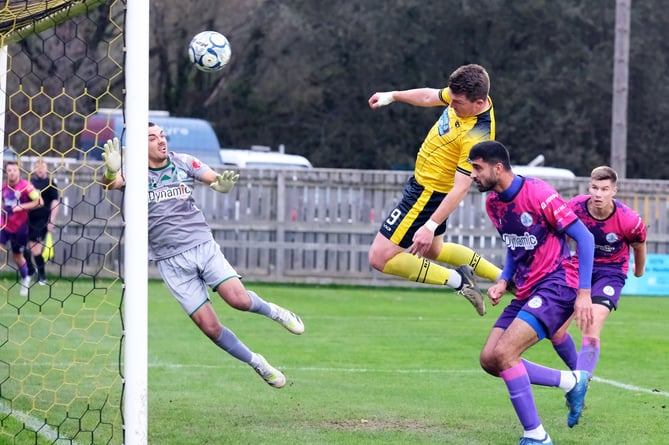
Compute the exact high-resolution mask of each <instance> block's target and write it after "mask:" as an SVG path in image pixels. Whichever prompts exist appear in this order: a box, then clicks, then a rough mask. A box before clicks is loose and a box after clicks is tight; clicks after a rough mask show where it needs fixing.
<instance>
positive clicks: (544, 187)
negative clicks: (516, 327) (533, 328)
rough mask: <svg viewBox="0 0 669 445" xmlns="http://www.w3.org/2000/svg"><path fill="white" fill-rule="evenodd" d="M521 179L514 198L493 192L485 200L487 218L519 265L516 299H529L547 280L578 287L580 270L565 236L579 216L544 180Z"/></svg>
mask: <svg viewBox="0 0 669 445" xmlns="http://www.w3.org/2000/svg"><path fill="white" fill-rule="evenodd" d="M522 180H523V183H522V185H521V186H520V188H519V189H518V191H517V193H516V194H515V195H513V196H504V193H502V194H498V193H496V192H491V193H490V194H489V195H488V197H487V199H486V210H487V212H488V216H489V217H490V220H491V221H492V223H493V225H494V226H495V228H496V229H497V231H498V232H499V234H500V236H501V237H502V240H503V241H504V243H505V244H506V247H507V249H508V251H509V253H510V255H511V256H512V258H513V260H514V263H515V265H516V269H515V274H514V281H515V283H516V286H517V288H518V292H517V293H516V298H517V299H519V300H524V299H527V298H528V297H529V296H530V295H531V292H532V289H533V288H535V287H536V286H537V285H538V284H539V283H541V282H542V281H544V280H555V281H556V282H560V283H566V284H567V285H568V286H569V287H574V288H576V287H578V270H577V268H576V266H575V265H574V264H573V263H572V262H571V257H570V251H569V245H568V242H567V236H566V235H565V233H564V231H565V230H566V229H567V227H569V226H570V225H571V224H573V223H574V222H575V221H577V220H578V217H577V216H576V214H575V213H574V212H573V211H572V209H571V208H569V206H568V205H567V203H566V202H565V201H564V200H563V199H562V197H561V196H560V195H559V194H558V192H557V191H556V190H555V189H554V188H553V187H551V186H550V185H548V184H547V183H545V182H544V181H542V180H540V179H536V178H522Z"/></svg>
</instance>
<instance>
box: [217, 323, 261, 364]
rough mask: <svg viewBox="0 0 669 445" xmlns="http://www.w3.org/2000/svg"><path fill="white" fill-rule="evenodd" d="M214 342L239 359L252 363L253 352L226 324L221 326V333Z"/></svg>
mask: <svg viewBox="0 0 669 445" xmlns="http://www.w3.org/2000/svg"><path fill="white" fill-rule="evenodd" d="M214 343H216V345H217V346H218V347H219V348H221V349H222V350H224V351H225V352H227V353H228V354H230V355H231V356H233V357H234V358H236V359H237V360H240V361H242V362H244V363H248V364H249V365H250V364H251V360H252V359H253V352H251V350H250V349H249V348H247V347H246V345H245V344H244V343H242V342H241V340H240V339H239V338H237V336H236V335H235V333H234V332H232V331H231V330H230V329H228V328H226V327H225V326H221V335H219V336H218V338H217V339H216V340H215V341H214Z"/></svg>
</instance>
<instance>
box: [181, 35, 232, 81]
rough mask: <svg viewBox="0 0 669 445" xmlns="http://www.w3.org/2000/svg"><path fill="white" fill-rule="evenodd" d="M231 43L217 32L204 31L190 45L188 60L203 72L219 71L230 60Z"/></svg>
mask: <svg viewBox="0 0 669 445" xmlns="http://www.w3.org/2000/svg"><path fill="white" fill-rule="evenodd" d="M231 54H232V51H231V50H230V42H228V39H226V38H225V36H224V35H223V34H220V33H218V32H216V31H203V32H201V33H199V34H197V35H196V36H195V37H193V40H191V41H190V44H189V45H188V58H189V59H190V61H191V62H192V63H194V64H195V66H196V67H197V68H198V69H199V70H202V71H207V72H211V71H218V70H220V69H221V68H223V67H224V66H225V64H226V63H228V61H229V60H230V55H231Z"/></svg>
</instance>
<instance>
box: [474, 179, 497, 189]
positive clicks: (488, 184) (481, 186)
mask: <svg viewBox="0 0 669 445" xmlns="http://www.w3.org/2000/svg"><path fill="white" fill-rule="evenodd" d="M495 185H496V184H495V183H494V182H493V181H487V182H476V188H478V189H479V192H489V191H490V190H492V189H493V188H495Z"/></svg>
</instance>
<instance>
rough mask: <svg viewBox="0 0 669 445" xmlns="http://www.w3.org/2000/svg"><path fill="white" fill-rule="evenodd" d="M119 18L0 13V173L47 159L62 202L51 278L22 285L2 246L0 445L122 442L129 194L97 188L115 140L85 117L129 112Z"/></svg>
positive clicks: (108, 5) (30, 174)
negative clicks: (103, 153)
mask: <svg viewBox="0 0 669 445" xmlns="http://www.w3.org/2000/svg"><path fill="white" fill-rule="evenodd" d="M0 5H1V4H0ZM125 7H126V5H125V2H123V1H118V0H110V1H103V0H95V1H86V0H79V1H64V0H60V1H58V0H56V1H53V0H51V1H46V0H43V1H30V0H23V1H19V0H6V1H5V2H4V7H3V6H0V48H2V49H1V50H0V134H1V135H2V138H0V147H1V148H2V161H3V166H5V165H7V162H10V161H14V162H17V163H18V166H19V169H20V173H21V177H22V178H24V179H27V180H29V181H30V180H32V179H33V178H34V176H35V175H36V173H35V172H34V171H33V168H34V167H35V165H36V164H37V161H43V162H44V163H45V164H46V166H47V169H48V174H49V177H50V178H51V179H50V182H49V184H50V186H51V187H53V188H55V189H56V190H57V192H58V197H59V199H58V202H59V205H58V207H57V209H56V210H55V220H53V221H51V222H52V223H53V228H52V231H51V235H52V239H53V244H52V247H53V250H52V252H53V256H52V257H51V258H49V257H48V256H46V258H47V259H48V262H47V263H46V266H45V269H46V280H40V281H39V282H38V281H37V279H36V278H35V279H31V280H30V281H29V282H25V281H24V278H22V273H21V268H20V263H22V261H21V259H20V258H21V256H20V255H19V256H18V260H17V255H16V254H15V253H14V252H15V250H14V247H13V246H12V243H11V242H9V243H7V244H5V245H3V246H1V247H0V443H2V444H5V443H7V444H45V443H49V444H73V445H77V444H121V443H123V410H122V399H123V397H124V396H123V390H124V388H123V385H124V383H123V379H124V375H123V355H124V351H123V346H124V334H123V332H124V316H123V312H122V307H123V297H124V289H123V287H124V286H123V277H122V274H121V271H122V270H123V269H122V266H123V264H122V263H123V256H122V252H121V250H122V249H121V239H122V235H123V226H124V212H123V207H122V202H121V200H122V196H123V195H122V194H121V193H118V192H116V193H109V192H107V191H106V190H105V188H104V187H103V186H102V185H101V184H100V183H99V182H98V181H99V178H101V177H102V171H103V168H104V167H103V165H102V161H101V158H100V147H101V146H102V144H103V143H104V142H105V140H106V139H107V138H109V137H110V136H112V135H113V134H115V133H116V134H118V133H119V131H122V129H120V128H113V125H112V123H111V119H110V120H108V121H106V122H102V123H100V121H99V119H98V120H96V123H95V125H93V116H97V115H99V114H100V113H99V111H100V109H102V108H106V109H113V110H119V111H122V110H123V95H124V93H125V86H124V76H123V66H124V47H125V44H124V21H125ZM121 115H122V113H121ZM7 179H8V178H7V177H6V175H4V176H3V183H4V182H5V181H7ZM8 189H9V190H12V188H11V187H10V186H9V185H8ZM4 196H5V195H4V194H3V197H4ZM3 204H4V200H3ZM2 212H4V214H5V215H4V216H6V217H7V218H6V219H3V221H7V220H8V218H9V217H10V214H11V213H12V212H11V208H7V207H6V206H3V209H2ZM2 228H3V230H4V229H6V224H5V225H3V227H2ZM39 242H41V243H42V244H44V242H43V241H39ZM42 247H51V246H44V245H42ZM47 251H50V250H49V249H47ZM42 256H43V257H45V256H44V255H42ZM33 261H34V259H33ZM24 283H28V284H27V285H25V286H24ZM26 286H27V289H25V287H26Z"/></svg>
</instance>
